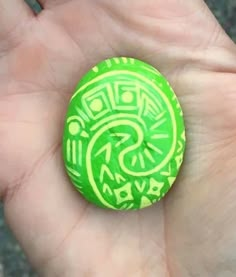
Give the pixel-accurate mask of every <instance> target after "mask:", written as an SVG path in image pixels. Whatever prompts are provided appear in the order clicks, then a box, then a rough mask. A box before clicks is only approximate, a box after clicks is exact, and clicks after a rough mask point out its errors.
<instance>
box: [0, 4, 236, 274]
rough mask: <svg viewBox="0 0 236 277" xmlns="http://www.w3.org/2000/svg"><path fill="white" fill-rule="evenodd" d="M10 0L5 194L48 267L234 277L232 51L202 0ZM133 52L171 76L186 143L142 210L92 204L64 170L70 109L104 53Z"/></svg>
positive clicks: (3, 95) (0, 78) (6, 14)
mask: <svg viewBox="0 0 236 277" xmlns="http://www.w3.org/2000/svg"><path fill="white" fill-rule="evenodd" d="M41 4H42V6H43V7H44V10H43V12H42V13H40V14H39V15H38V16H36V15H34V14H33V12H32V11H31V10H30V9H29V8H28V7H27V5H26V4H25V3H24V2H23V1H19V0H8V1H6V0H0V26H1V27H0V137H1V139H0V199H1V200H2V201H3V203H4V211H5V217H6V220H7V222H8V224H9V226H10V228H11V229H12V231H13V232H14V234H15V236H16V238H17V239H18V241H19V242H20V244H21V246H22V247H23V249H24V251H25V252H26V254H27V256H28V258H29V260H30V262H31V263H32V265H33V266H34V267H35V268H36V270H37V271H38V272H39V274H40V275H41V276H50V277H51V276H52V277H53V276H69V277H73V276H76V277H77V276H96V277H97V276H98V277H100V276H102V277H106V276H117V277H119V276H129V277H132V276H135V277H136V276H145V277H147V276H148V277H152V276H155V277H156V276H166V277H175V276H176V277H179V276H181V277H189V276H190V277H191V276H194V277H198V276H200V277H202V276H204V277H205V276H214V277H218V276H221V277H222V276H224V277H230V276H235V275H236V251H235V249H236V232H235V230H236V201H235V198H236V173H235V168H236V140H235V136H236V120H235V119H236V86H235V84H236V62H235V61H236V47H235V44H234V43H233V42H232V41H231V40H230V39H229V38H228V37H227V35H226V34H225V33H224V31H223V30H222V29H221V27H220V26H219V24H218V23H217V21H216V20H215V18H214V17H213V15H212V14H211V13H210V11H209V10H208V8H207V6H206V5H205V4H204V2H203V1H201V0H194V1H188V0H165V1H164V0H128V1H127V0H120V1H115V0H93V1H92V0H77V1H76V0H74V1H69V0H67V1H65V0H57V1H56V0H54V1H53V0H44V1H41ZM112 56H132V57H135V58H138V59H142V60H144V61H146V62H149V63H151V64H152V65H154V66H155V67H156V68H158V69H159V70H160V71H161V72H162V73H163V74H164V75H165V76H166V77H167V78H168V80H169V81H170V83H171V84H172V86H173V88H174V90H175V92H176V94H177V96H178V98H179V100H180V102H181V104H182V107H183V110H184V114H185V119H186V129H187V139H188V143H187V151H186V155H185V162H184V165H183V167H182V170H181V173H180V175H179V177H178V180H177V182H176V183H175V185H174V187H173V188H172V190H171V191H170V192H169V194H168V196H166V197H165V199H164V200H162V201H160V202H159V203H158V204H156V205H154V206H152V207H151V208H147V209H144V210H141V211H137V212H128V213H127V212H120V213H117V212H114V211H109V210H102V209H99V208H96V207H94V206H92V205H90V204H88V203H87V202H86V201H84V200H83V199H82V198H81V196H80V195H79V193H77V192H76V191H75V190H74V189H73V187H72V185H71V184H70V182H69V180H68V178H67V176H66V174H65V170H64V167H63V161H62V157H61V140H62V132H63V126H64V121H63V120H64V116H65V112H66V108H67V105H68V101H69V99H70V97H71V95H72V92H73V89H74V87H75V85H76V83H77V82H78V80H79V79H80V78H81V76H82V75H83V74H84V73H85V72H86V71H87V70H88V69H90V68H91V67H92V66H93V65H95V64H96V63H97V62H99V61H101V60H103V59H105V58H109V57H112Z"/></svg>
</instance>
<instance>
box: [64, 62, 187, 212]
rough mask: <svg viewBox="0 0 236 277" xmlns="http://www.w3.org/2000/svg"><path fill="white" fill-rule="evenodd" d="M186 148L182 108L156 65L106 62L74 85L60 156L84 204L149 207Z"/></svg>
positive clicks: (167, 186) (162, 191)
mask: <svg viewBox="0 0 236 277" xmlns="http://www.w3.org/2000/svg"><path fill="white" fill-rule="evenodd" d="M184 148H185V129H184V122H183V113H182V110H181V107H180V104H179V102H178V100H177V98H176V96H175V94H174V92H173V90H172V88H171V87H170V85H169V83H168V82H167V80H166V79H165V78H164V77H163V76H162V75H161V74H160V73H159V72H158V71H157V70H156V69H154V68H153V67H151V66H149V65H147V64H146V63H143V62H141V61H138V60H134V59H130V58H114V59H110V60H106V61H104V62H102V63H100V64H99V65H98V66H96V67H94V68H93V69H92V70H91V71H90V72H88V73H87V74H86V75H85V77H84V78H83V79H82V80H81V82H80V83H79V85H78V86H77V88H76V91H75V93H74V95H73V97H72V99H71V103H70V105H69V109H68V113H67V118H66V126H65V132H64V138H63V152H64V159H65V165H66V169H67V172H68V175H69V176H70V179H71V181H72V183H73V184H74V185H75V187H76V188H77V189H78V190H79V191H80V192H81V193H82V194H83V195H84V197H85V198H87V199H88V200H89V201H91V202H93V203H95V204H97V205H98V206H101V207H106V208H111V209H120V210H124V209H140V208H144V207H147V206H150V205H151V204H153V203H155V202H156V201H158V200H160V199H161V198H162V197H163V196H164V195H165V194H166V193H167V191H168V190H169V189H170V187H171V185H172V184H173V182H174V180H175V178H176V176H177V174H178V171H179V168H180V166H181V163H182V160H183V153H184Z"/></svg>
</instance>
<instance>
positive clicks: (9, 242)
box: [0, 0, 236, 277]
mask: <svg viewBox="0 0 236 277" xmlns="http://www.w3.org/2000/svg"><path fill="white" fill-rule="evenodd" d="M25 1H26V2H28V3H31V5H32V6H33V7H34V8H36V9H38V6H37V5H36V4H35V1H34V0H25ZM186 1H188V0H186ZM206 2H207V3H208V4H209V6H210V8H211V9H212V11H213V12H214V13H215V15H216V17H217V18H218V19H219V21H220V23H221V24H222V26H223V27H224V29H225V30H226V31H227V33H228V34H229V35H230V36H231V37H232V38H233V39H234V41H236V0H206ZM35 276H36V274H35V273H34V272H33V270H32V269H31V267H30V266H29V264H28V263H27V261H26V259H25V256H24V254H23V253H22V251H21V249H20V247H19V245H18V244H17V242H16V241H15V239H14V238H13V236H12V234H11V232H10V231H9V229H8V228H7V226H6V225H5V223H4V218H3V208H2V205H1V204H0V277H35Z"/></svg>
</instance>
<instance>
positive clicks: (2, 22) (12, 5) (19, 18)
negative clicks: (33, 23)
mask: <svg viewBox="0 0 236 277" xmlns="http://www.w3.org/2000/svg"><path fill="white" fill-rule="evenodd" d="M32 17H33V12H32V10H31V9H30V8H29V7H28V6H27V4H26V3H25V2H24V1H23V0H7V1H6V0H0V44H2V43H5V42H6V40H8V39H10V38H11V37H13V36H14V34H15V33H16V31H17V30H19V28H20V27H21V26H22V25H24V23H25V22H26V21H27V20H28V19H30V18H32Z"/></svg>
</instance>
